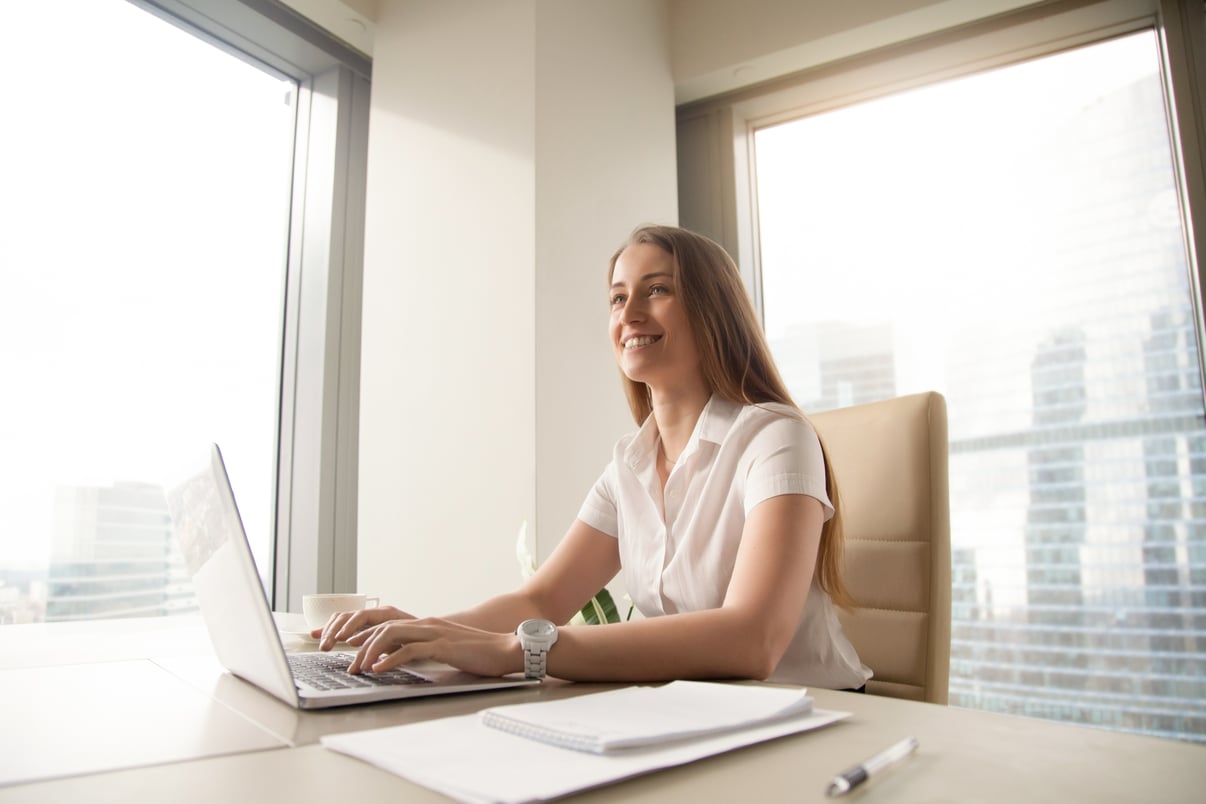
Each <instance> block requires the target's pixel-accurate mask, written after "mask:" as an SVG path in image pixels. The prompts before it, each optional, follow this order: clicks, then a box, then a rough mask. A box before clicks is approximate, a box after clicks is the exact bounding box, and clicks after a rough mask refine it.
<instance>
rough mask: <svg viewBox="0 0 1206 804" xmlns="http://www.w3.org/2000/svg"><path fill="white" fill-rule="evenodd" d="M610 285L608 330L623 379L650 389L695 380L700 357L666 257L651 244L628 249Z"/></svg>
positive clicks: (666, 254) (666, 255)
mask: <svg viewBox="0 0 1206 804" xmlns="http://www.w3.org/2000/svg"><path fill="white" fill-rule="evenodd" d="M611 282H612V284H611V292H610V303H611V323H610V328H609V329H610V334H611V342H612V347H613V348H614V349H615V353H616V362H617V363H618V364H619V366H620V370H621V371H623V372H624V374H625V376H627V377H628V378H629V379H630V380H633V381H635V382H643V383H647V384H648V385H649V386H650V388H652V389H655V390H656V389H658V388H661V387H670V385H671V384H675V383H677V384H681V383H683V382H685V381H686V380H687V379H688V377H689V378H690V379H692V380H698V379H699V377H700V370H699V353H698V351H697V350H696V348H695V336H694V334H693V333H692V332H691V324H690V322H689V321H688V320H687V311H686V309H685V308H684V307H683V304H682V299H681V298H680V297H679V295H678V287H677V284H676V272H675V266H674V260H673V259H672V258H671V257H670V255H669V254H668V253H666V252H665V251H663V250H662V249H661V248H659V247H658V246H655V245H652V244H650V243H639V244H637V245H632V246H628V247H627V248H625V249H624V251H623V252H621V254H620V257H619V259H617V260H616V265H615V270H614V271H613V272H612V277H611Z"/></svg>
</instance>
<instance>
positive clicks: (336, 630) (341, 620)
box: [319, 612, 351, 650]
mask: <svg viewBox="0 0 1206 804" xmlns="http://www.w3.org/2000/svg"><path fill="white" fill-rule="evenodd" d="M350 619H351V615H350V614H349V613H347V612H339V613H337V614H332V615H331V618H330V619H329V620H327V624H326V625H325V626H323V631H322V637H321V641H320V642H319V648H321V649H322V650H330V649H331V648H333V647H334V646H335V643H336V642H341V641H343V636H344V633H343V632H344V631H345V630H346V628H347V623H348V620H350Z"/></svg>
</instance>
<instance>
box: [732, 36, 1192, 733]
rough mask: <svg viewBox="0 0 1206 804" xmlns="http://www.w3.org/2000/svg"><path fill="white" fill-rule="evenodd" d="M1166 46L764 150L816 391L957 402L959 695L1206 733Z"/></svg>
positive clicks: (1184, 275)
mask: <svg viewBox="0 0 1206 804" xmlns="http://www.w3.org/2000/svg"><path fill="white" fill-rule="evenodd" d="M1162 98H1163V89H1162V84H1161V78H1160V74H1159V57H1158V52H1157V45H1156V40H1155V36H1154V34H1153V33H1151V32H1142V33H1139V34H1134V35H1131V36H1127V37H1123V38H1119V39H1115V40H1111V41H1107V42H1102V43H1098V44H1096V45H1092V46H1089V47H1085V48H1081V49H1078V50H1075V51H1071V52H1066V53H1062V54H1058V55H1054V56H1050V57H1047V58H1043V59H1039V60H1035V61H1032V62H1028V63H1025V64H1020V65H1015V66H1011V67H1008V68H1004V69H1000V70H996V71H992V72H989V73H984V74H980V75H976V76H971V77H967V78H964V79H961V80H958V81H952V82H947V83H943V84H940V85H935V86H931V87H927V88H924V89H920V90H915V91H911V92H908V93H902V94H899V95H896V96H892V97H886V98H882V99H878V100H875V101H871V102H867V103H864V104H860V105H857V106H853V107H850V108H846V109H841V110H838V111H834V112H831V113H827V114H822V115H817V116H815V117H810V118H807V119H802V120H797V121H793V122H790V123H786V124H782V125H779V126H776V127H773V128H766V129H763V130H760V131H759V132H758V133H757V134H756V135H755V145H756V153H757V158H756V166H757V184H758V204H759V215H760V220H759V225H760V229H761V233H760V234H761V253H762V278H763V297H764V299H765V303H764V312H765V323H766V328H767V332H768V335H769V336H770V338H771V340H772V344H773V348H774V350H775V353H776V356H777V357H778V359H779V360H780V363H781V367H782V368H783V370H784V373H785V375H786V377H787V380H788V383H789V385H790V386H791V388H792V391H793V393H794V395H795V397H796V399H797V401H798V402H799V403H800V404H801V405H802V406H803V407H804V408H805V410H821V409H825V408H832V407H838V406H845V405H851V404H857V403H861V402H867V401H870V400H874V399H881V398H884V397H890V396H896V395H901V394H906V393H912V392H916V391H922V390H929V389H935V390H938V391H941V392H942V393H943V394H944V395H945V396H946V397H947V402H948V407H949V415H950V441H951V443H950V477H951V519H952V541H953V544H952V553H953V580H954V588H953V601H954V602H953V622H952V635H953V638H952V644H951V681H950V701H951V703H952V704H953V705H957V706H966V707H974V708H980V709H989V710H996V711H1003V712H1012V713H1019V714H1026V715H1034V716H1038V717H1046V718H1052V719H1058V720H1067V721H1073V722H1078V723H1087V724H1092V725H1097V726H1104V727H1109V728H1114V729H1120V730H1128V731H1139V732H1145V733H1150V734H1156V735H1162V736H1170V737H1177V738H1182V739H1190V740H1197V741H1206V426H1204V424H1206V423H1204V411H1203V396H1202V377H1201V376H1200V374H1199V369H1198V366H1199V361H1198V354H1197V350H1198V348H1199V344H1198V340H1197V337H1196V329H1195V324H1194V315H1193V310H1192V303H1191V290H1190V286H1189V280H1188V271H1187V267H1186V257H1185V240H1184V234H1183V232H1182V229H1181V223H1180V215H1179V209H1178V196H1177V192H1176V186H1175V180H1174V172H1173V167H1172V161H1171V156H1170V151H1171V145H1170V140H1169V134H1168V130H1167V126H1166V119H1165V109H1164V105H1163V101H1162Z"/></svg>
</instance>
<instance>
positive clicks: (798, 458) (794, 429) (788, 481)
mask: <svg viewBox="0 0 1206 804" xmlns="http://www.w3.org/2000/svg"><path fill="white" fill-rule="evenodd" d="M747 454H748V455H749V456H750V458H751V460H750V463H749V472H748V474H747V475H746V487H745V512H746V514H747V515H748V514H749V512H750V511H751V510H753V508H754V506H755V505H757V504H758V503H760V502H762V501H763V500H767V499H770V498H771V497H778V496H780V495H782V494H805V495H807V496H809V497H813V498H815V499H816V500H818V501H819V502H820V503H821V505H823V506H824V507H825V520H826V521H828V520H829V519H830V518H831V517H832V516H833V503H832V502H830V500H829V495H828V493H826V491H825V455H824V452H822V450H821V440H820V439H819V438H818V437H817V434H816V431H815V430H813V428H812V425H811V424H809V423H808V421H806V420H804V419H798V418H795V417H792V416H776V417H775V418H774V419H772V420H771V421H769V422H768V423H767V424H766V425H765V426H764V427H762V429H761V430H759V432H758V433H756V434H755V435H754V437H753V438H752V439H751V440H750V445H749V448H748V453H747Z"/></svg>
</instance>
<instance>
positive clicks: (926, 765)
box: [0, 625, 1206, 804]
mask: <svg viewBox="0 0 1206 804" xmlns="http://www.w3.org/2000/svg"><path fill="white" fill-rule="evenodd" d="M143 627H144V628H145V627H146V626H145V625H144V626H143ZM18 628H20V627H18ZM31 628H41V629H43V632H42V635H41V636H40V637H39V639H41V640H42V641H43V642H44V643H45V644H43V645H42V648H43V649H44V650H46V651H47V653H48V655H52V656H60V657H61V656H62V655H63V654H62V653H61V652H60V651H59V647H61V645H59V643H57V642H56V640H55V638H54V637H55V636H56V634H55V633H54V627H52V626H38V627H31ZM30 634H32V632H26V634H25V635H21V634H12V635H10V634H9V632H8V630H7V629H6V631H5V635H6V639H5V644H4V646H3V647H2V648H0V668H4V667H8V668H10V669H14V670H20V667H19V666H18V667H15V668H14V665H27V663H28V662H30V661H31V659H30V658H29V657H28V653H26V658H24V659H23V660H21V661H20V662H14V661H12V660H11V657H10V656H9V651H10V647H11V645H13V644H20V643H21V642H22V637H23V636H25V637H28V636H29V635H30ZM115 634H116V632H114V633H112V634H110V637H111V638H113V637H114V636H115ZM10 636H16V637H18V638H17V639H15V640H10V638H9V637H10ZM142 636H145V634H143V635H142ZM47 640H48V641H47ZM25 641H27V642H28V639H26V640H25ZM120 645H121V646H124V650H123V649H117V647H116V646H115V645H114V644H113V643H112V642H111V643H110V646H111V647H113V648H114V650H113V653H114V654H116V655H117V658H118V659H120V660H126V661H128V660H135V661H137V659H135V658H134V657H133V656H132V655H131V651H133V652H135V653H136V652H137V650H136V649H135V648H133V647H132V645H133V642H132V641H124V642H121V643H120ZM101 652H102V653H103V651H101ZM85 653H86V654H89V653H91V652H90V651H85ZM152 655H153V654H152ZM85 658H88V659H92V660H96V659H99V658H102V657H100V656H95V655H87V656H85ZM184 658H185V657H184V656H183V655H181V654H180V653H177V655H175V656H173V657H169V658H167V659H158V660H156V667H158V668H160V669H161V670H162V671H163V673H164V674H165V676H168V677H170V678H174V679H176V680H177V681H179V683H180V684H181V685H183V686H185V687H187V689H185V690H184V691H183V692H182V693H181V697H182V699H187V700H191V699H192V698H193V696H194V695H200V696H202V697H208V698H209V700H211V701H213V702H215V703H216V704H217V706H218V708H217V709H215V710H213V711H219V710H222V709H224V710H226V711H228V712H232V713H234V712H237V713H238V715H239V716H240V717H242V718H243V719H245V721H246V723H247V724H248V725H249V727H250V730H249V731H246V732H244V733H241V734H236V735H233V736H231V735H217V734H212V735H201V737H202V738H203V739H201V740H200V743H199V744H204V745H205V746H207V747H213V746H215V745H217V744H219V743H221V742H222V741H223V740H228V741H229V742H228V743H227V744H226V746H225V748H226V751H227V752H228V753H226V754H225V755H221V756H218V755H213V754H200V753H199V754H198V755H197V756H196V757H195V758H186V759H181V760H179V761H167V762H166V763H165V764H155V765H152V766H150V767H129V768H126V769H121V770H113V771H110V772H107V773H88V774H87V775H78V776H69V777H66V778H59V779H53V780H50V781H42V782H31V783H27V784H17V785H12V786H8V787H2V788H0V804H10V802H27V801H40V802H41V801H88V802H89V804H92V803H93V802H109V801H112V802H122V803H123V804H125V802H140V801H155V802H159V801H172V802H186V803H187V802H212V801H224V802H256V803H257V804H262V802H264V801H282V800H288V799H289V798H294V799H295V800H298V801H319V800H322V799H326V798H334V799H335V800H339V801H344V800H349V799H351V800H356V801H358V802H374V801H391V802H396V801H406V802H429V801H431V802H434V801H446V800H447V799H445V798H444V797H443V796H441V795H439V794H437V793H434V792H431V791H429V790H427V789H424V788H421V787H418V786H416V785H413V784H411V783H409V782H407V781H405V780H403V779H400V778H398V777H395V776H392V775H390V774H388V773H385V772H383V771H379V770H377V769H375V768H373V767H370V766H368V765H365V764H363V763H360V762H358V761H356V760H353V759H350V758H348V757H345V756H342V755H339V754H335V753H333V752H330V751H327V750H325V749H323V748H321V747H320V746H318V745H316V744H314V741H315V740H317V739H318V737H319V736H321V735H322V734H326V733H334V732H341V731H347V730H357V729H365V728H375V727H378V726H384V725H395V724H401V723H408V722H415V721H418V720H424V719H429V718H435V717H444V716H450V715H459V714H465V713H468V712H473V711H476V710H477V709H480V708H482V707H484V706H487V705H493V704H496V703H499V702H504V701H505V702H518V701H522V700H537V699H541V698H548V697H561V696H564V695H572V694H580V693H584V692H590V691H598V690H600V689H607V688H608V687H607V686H605V685H574V684H551V685H548V686H546V687H544V688H540V689H530V688H524V689H520V690H506V691H501V692H489V693H474V694H471V695H460V696H448V697H441V698H433V699H427V700H422V701H411V702H402V703H390V704H376V705H372V706H368V707H353V708H346V709H343V710H337V711H323V712H295V711H293V710H292V709H290V708H289V707H287V706H284V705H283V704H280V703H278V702H277V701H275V700H274V699H271V698H269V697H268V696H266V695H264V694H262V693H260V692H258V691H257V690H254V689H252V688H250V687H249V686H248V685H246V684H244V683H243V682H241V681H238V680H236V679H233V678H230V677H229V676H221V675H215V673H216V672H217V671H216V665H211V666H210V668H209V670H205V669H201V670H192V671H190V670H187V669H182V668H181V667H180V666H178V664H177V663H179V662H182V661H183V660H184ZM3 672H7V671H2V670H0V674H2V673H3ZM20 672H26V671H25V670H20ZM63 672H67V671H63ZM813 694H814V696H815V698H816V701H817V706H819V707H822V708H826V709H841V710H845V711H849V712H851V713H853V716H852V717H851V718H849V719H847V720H845V721H843V722H841V723H838V724H835V725H833V726H829V727H827V728H824V729H821V730H819V731H816V732H811V733H807V734H802V735H796V736H793V737H787V738H783V739H780V740H776V741H773V742H770V743H766V744H763V745H758V746H753V747H751V748H747V749H743V750H741V751H737V752H733V753H730V754H725V755H722V756H718V757H713V758H710V759H707V760H703V761H700V762H697V763H694V764H691V765H688V766H684V767H680V768H672V769H669V770H665V771H661V772H659V773H656V774H653V775H650V776H645V777H642V778H639V779H634V780H630V781H626V782H623V783H620V784H617V785H613V786H610V787H606V788H601V789H598V790H594V791H589V792H587V793H583V794H580V795H578V796H574V797H573V800H574V801H583V802H591V801H624V802H630V801H632V802H658V803H659V804H662V803H663V802H675V801H682V802H713V801H716V802H721V801H723V802H731V801H760V802H762V801H765V802H779V801H782V802H810V801H811V802H821V801H829V799H826V798H825V795H824V790H825V787H826V785H827V784H828V781H829V779H830V778H831V777H832V776H833V774H834V773H836V772H837V771H839V770H842V769H844V768H846V767H847V766H849V765H851V764H853V763H854V762H856V761H858V760H860V759H864V758H866V757H868V756H870V755H871V754H873V753H875V752H877V751H879V750H881V749H882V748H884V747H886V746H887V745H888V744H890V743H891V742H893V741H895V740H896V739H899V738H900V737H902V736H904V735H906V734H913V735H915V736H916V737H917V738H918V740H919V741H920V743H921V748H920V750H919V751H918V753H917V754H916V755H915V756H914V757H912V758H911V759H909V760H908V761H906V762H905V763H903V764H901V765H900V766H898V767H897V768H895V769H893V770H891V771H889V772H888V773H886V774H884V776H883V777H881V778H879V779H877V780H874V781H872V782H871V783H869V784H868V785H866V786H865V787H864V788H862V789H861V792H858V793H856V794H855V795H853V796H851V797H850V798H849V799H848V800H850V801H852V802H858V804H871V803H872V802H946V801H949V802H961V803H962V802H971V801H983V802H1009V803H1010V804H1014V802H1044V801H1051V802H1061V804H1065V803H1066V802H1120V803H1121V802H1127V804H1130V802H1148V801H1152V802H1161V804H1166V803H1167V802H1199V801H1201V800H1202V790H1203V789H1204V786H1206V747H1202V746H1197V745H1191V744H1188V743H1179V742H1174V741H1168V740H1160V739H1156V738H1147V737H1136V736H1131V735H1124V734H1118V733H1114V732H1107V731H1102V730H1096V729H1087V728H1083V727H1077V726H1066V725H1062V724H1056V723H1049V722H1044V721H1039V720H1033V719H1028V718H1020V717H1011V716H1004V715H994V714H989V713H984V712H975V711H971V710H965V709H955V708H948V707H943V706H935V705H931V704H920V703H913V702H909V701H898V700H894V699H890V698H880V697H877V696H864V695H856V694H852V693H840V692H829V691H825V690H816V691H814V693H813ZM80 706H81V703H80V701H79V700H77V701H74V702H73V706H71V707H68V706H57V707H56V706H50V707H48V708H45V709H43V714H42V717H43V719H44V720H45V722H46V723H47V724H48V725H47V731H48V732H49V731H51V730H54V729H57V730H59V731H60V732H61V737H62V738H61V740H60V744H59V747H60V750H59V752H58V753H59V756H60V757H61V759H62V767H63V769H64V771H65V772H70V767H69V766H70V765H71V761H70V758H69V754H70V752H71V750H73V749H75V748H78V747H79V746H78V745H73V742H72V741H73V739H74V737H73V736H72V735H73V726H74V725H75V724H78V723H79V722H80V719H81V718H87V717H89V716H90V715H91V712H89V711H88V706H87V703H86V702H84V704H82V706H83V709H82V710H81V708H79V707H80ZM129 706H130V712H131V713H132V714H133V716H134V719H135V720H136V719H137V717H138V714H137V713H138V712H139V711H141V710H140V707H139V704H138V700H137V699H134V700H131V701H130V702H129ZM6 707H7V704H3V705H0V712H2V711H4V709H5V708H6ZM215 717H219V718H220V717H221V716H220V715H216V716H215ZM11 728H12V726H11V724H10V722H8V720H7V718H5V721H4V726H3V729H4V731H6V732H7V731H8V730H10V729H11ZM205 728H207V726H205V725H204V722H203V724H202V725H200V726H199V725H198V724H197V723H196V722H189V723H182V724H180V728H179V730H178V731H179V732H189V731H192V732H194V734H193V736H194V737H196V736H197V734H196V730H197V729H202V730H204V729H205ZM165 731H171V729H170V728H169V729H166V730H165ZM184 736H185V737H187V736H188V735H187V734H185V735H184ZM174 737H175V738H179V737H181V735H180V734H176V735H174ZM209 737H214V738H215V739H213V740H209V739H208V738H209ZM218 747H221V746H218ZM9 750H10V751H13V750H16V751H18V752H20V751H21V750H22V749H21V747H20V746H19V745H18V746H16V747H15V748H14V746H12V745H10V746H9ZM207 750H208V748H207ZM449 750H455V747H450V749H449ZM128 759H129V760H131V762H122V761H118V762H116V763H115V764H114V765H113V767H120V766H121V765H122V764H141V763H138V762H137V761H136V758H135V757H132V756H131V757H128ZM471 768H472V758H469V757H466V771H467V772H471Z"/></svg>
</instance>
